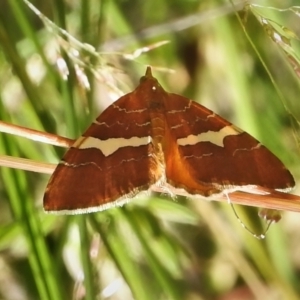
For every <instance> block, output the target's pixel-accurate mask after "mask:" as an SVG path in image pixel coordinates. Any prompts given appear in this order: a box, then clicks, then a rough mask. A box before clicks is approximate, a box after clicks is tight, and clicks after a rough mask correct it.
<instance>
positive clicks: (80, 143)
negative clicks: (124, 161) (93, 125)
mask: <svg viewBox="0 0 300 300" xmlns="http://www.w3.org/2000/svg"><path fill="white" fill-rule="evenodd" d="M151 141H152V139H151V136H145V137H131V138H129V139H124V138H111V139H107V140H100V139H97V138H94V137H84V136H81V137H80V138H78V139H77V140H76V141H75V143H74V144H73V145H72V147H74V148H78V149H89V148H96V149H99V150H100V151H101V152H102V153H103V155H105V156H109V155H111V154H113V153H114V152H116V151H117V150H118V149H119V148H123V147H139V146H144V145H148V144H150V143H151Z"/></svg>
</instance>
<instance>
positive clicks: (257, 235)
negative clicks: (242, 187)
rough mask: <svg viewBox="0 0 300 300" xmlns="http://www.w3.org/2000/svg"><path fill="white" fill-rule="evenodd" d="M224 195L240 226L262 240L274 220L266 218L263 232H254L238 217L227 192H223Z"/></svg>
mask: <svg viewBox="0 0 300 300" xmlns="http://www.w3.org/2000/svg"><path fill="white" fill-rule="evenodd" d="M225 195H226V198H227V202H228V204H230V206H231V208H232V210H233V213H234V215H235V217H236V218H237V220H238V221H239V223H240V224H241V226H242V227H243V228H244V229H245V230H246V231H248V232H249V233H250V234H251V235H252V236H253V237H255V238H256V239H258V240H263V239H265V237H266V235H267V232H268V231H269V228H270V226H271V224H272V223H273V222H274V220H268V222H267V227H266V229H265V230H264V232H263V233H261V234H256V233H255V232H253V231H252V230H251V229H250V228H249V227H247V225H246V224H245V223H244V222H243V221H242V220H241V218H240V217H239V215H238V213H237V212H236V210H235V208H234V206H233V204H232V202H231V200H230V198H229V196H228V194H227V193H225Z"/></svg>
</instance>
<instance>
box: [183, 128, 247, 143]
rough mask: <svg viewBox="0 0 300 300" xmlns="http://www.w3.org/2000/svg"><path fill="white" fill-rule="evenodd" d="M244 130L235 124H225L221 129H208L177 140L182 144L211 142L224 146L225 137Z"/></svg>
mask: <svg viewBox="0 0 300 300" xmlns="http://www.w3.org/2000/svg"><path fill="white" fill-rule="evenodd" d="M242 132H243V131H242V130H240V129H238V128H236V127H234V126H225V127H223V128H222V129H221V130H219V131H207V132H203V133H200V134H198V135H193V134H191V135H189V136H187V137H185V138H181V139H178V140H177V144H178V145H180V146H186V145H196V144H198V143H200V142H210V143H212V144H215V145H217V146H220V147H224V138H225V137H226V136H230V135H239V134H241V133H242Z"/></svg>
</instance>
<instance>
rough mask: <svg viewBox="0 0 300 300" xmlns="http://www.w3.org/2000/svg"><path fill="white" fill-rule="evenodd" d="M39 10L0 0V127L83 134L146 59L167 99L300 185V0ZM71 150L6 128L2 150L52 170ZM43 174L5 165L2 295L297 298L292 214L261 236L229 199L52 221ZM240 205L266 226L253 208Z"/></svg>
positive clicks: (125, 3)
mask: <svg viewBox="0 0 300 300" xmlns="http://www.w3.org/2000/svg"><path fill="white" fill-rule="evenodd" d="M31 3H32V4H33V5H34V6H35V7H36V8H37V9H38V10H39V11H40V12H41V13H42V14H41V15H39V14H37V13H36V12H34V11H32V10H30V9H29V7H28V6H26V5H25V3H24V2H23V1H22V0H8V1H7V0H1V1H0V87H1V93H0V120H2V121H6V122H9V123H12V124H16V125H20V126H24V127H29V128H33V129H37V130H41V131H47V132H50V133H57V134H59V135H63V136H67V137H71V138H74V137H77V136H78V135H80V133H81V132H82V131H83V130H85V129H86V127H87V126H88V125H89V124H90V123H91V122H92V120H93V119H94V118H95V117H96V116H97V115H98V114H99V113H100V112H101V111H102V110H103V109H104V108H105V107H106V106H107V105H109V104H110V103H112V101H114V100H116V99H117V98H118V97H119V96H121V95H123V94H124V93H127V92H130V91H131V90H132V89H133V88H135V87H136V86H137V84H138V80H139V78H140V77H141V76H142V75H143V74H144V72H145V69H146V65H151V66H152V67H153V74H154V76H155V77H156V78H158V79H159V81H160V83H161V84H162V86H163V87H164V88H165V89H166V90H167V91H170V92H173V93H178V94H181V95H184V96H186V97H189V98H192V99H194V100H196V101H198V102H199V103H201V104H203V105H205V106H207V107H208V108H209V109H212V110H214V111H215V112H216V113H218V114H220V115H222V116H223V117H225V118H226V119H228V120H230V121H231V122H233V123H234V124H236V125H237V126H239V127H241V128H243V129H244V130H246V131H247V132H249V133H251V134H252V135H253V136H255V137H256V138H257V139H259V140H260V141H261V142H262V143H263V144H265V145H266V146H267V147H268V148H269V149H271V150H272V151H273V152H274V153H275V154H276V155H277V156H278V157H279V158H280V159H281V160H282V161H283V162H284V163H285V164H286V166H287V167H288V168H289V169H290V170H291V172H292V173H293V174H294V176H295V180H296V182H297V183H298V184H299V178H300V171H299V166H300V158H299V157H300V156H299V127H298V123H297V120H299V119H300V109H299V107H300V104H299V92H300V87H299V77H298V76H299V74H300V72H299V70H300V68H299V67H298V66H299V60H298V56H297V55H299V41H298V39H297V34H298V35H299V28H300V26H299V25H300V19H299V9H297V8H292V9H287V10H280V9H286V8H289V7H291V6H293V5H297V4H298V1H296V0H294V1H284V3H283V1H279V0H278V1H259V4H260V5H262V6H263V7H248V9H244V10H242V8H243V3H244V2H243V1H240V2H238V1H235V4H236V6H235V7H234V6H232V4H231V3H230V2H229V1H217V0H216V1H213V0H210V1H194V0H189V1H186V0H173V1H170V0H169V1H168V0H151V1H143V0H103V1H100V0H89V1H84V0H83V1H80V0H77V1H62V0H52V1H41V0H35V1H32V2H31ZM283 5H284V7H283ZM272 7H273V8H275V9H273V8H272ZM237 10H239V12H238V13H235V12H236V11H237ZM45 17H46V18H49V20H51V21H52V22H53V24H52V23H51V22H49V21H47V19H45ZM262 18H264V19H262ZM262 20H263V22H261V21H262ZM244 29H245V30H246V31H245V30H244ZM72 37H73V38H72ZM162 41H168V44H165V45H162V46H160V47H156V46H159V43H160V42H162ZM144 47H146V48H144ZM147 47H148V48H149V49H148V48H147ZM147 49H148V50H149V51H147ZM139 52H141V53H140V55H138V53H139ZM259 58H261V59H259ZM291 64H292V66H291ZM266 67H267V69H266ZM270 74H271V75H272V77H270ZM273 83H276V85H274V84H273ZM88 86H89V88H88ZM64 151H65V150H64V149H59V148H55V147H52V146H50V145H45V144H41V143H38V142H33V141H30V140H26V139H24V138H20V137H14V136H11V135H8V134H3V133H0V155H11V156H15V157H25V158H30V159H32V160H37V161H42V162H52V163H57V162H58V161H59V159H60V157H61V156H62V155H63V153H64ZM48 179H49V176H48V175H43V174H39V173H33V172H25V171H19V170H13V169H10V168H4V167H0V298H1V299H10V300H19V299H31V300H32V299H45V300H46V299H48V300H59V299H89V300H90V299H111V300H117V299H122V300H130V299H137V300H144V299H145V300H153V299H178V300H183V299H184V300H198V299H218V300H225V299H231V300H232V299H272V300H273V299H289V300H290V299H299V298H300V284H299V281H300V256H299V251H300V231H299V228H300V217H299V214H297V213H291V212H285V213H283V219H282V220H281V221H280V222H279V223H278V224H276V225H274V226H272V227H271V229H270V231H269V233H268V235H267V238H266V239H265V240H262V241H259V240H256V239H255V238H254V237H253V236H251V235H250V234H249V233H248V232H246V230H245V229H243V228H242V226H241V225H240V224H239V222H238V220H237V219H236V217H235V216H234V214H233V211H232V209H231V207H230V206H229V205H228V204H227V203H218V202H206V201H201V200H199V201H195V200H194V201H191V200H188V199H185V198H182V197H178V198H176V199H175V200H174V199H170V198H168V197H167V196H164V195H159V194H154V195H153V196H152V195H151V196H149V197H141V198H138V199H136V200H134V201H132V202H131V203H129V204H128V205H125V206H124V207H121V208H113V209H110V210H108V211H105V212H100V213H94V214H89V215H81V216H63V215H47V214H45V213H44V212H43V208H42V197H43V193H44V189H45V186H46V184H47V180H48ZM294 193H296V194H300V191H299V188H298V190H297V189H296V190H295V191H294ZM236 209H237V211H238V213H239V215H240V217H241V219H242V220H243V222H244V223H245V224H246V225H247V226H248V227H250V228H251V229H252V230H253V231H254V232H256V233H258V234H259V233H262V232H263V230H264V229H263V228H264V226H265V224H264V223H263V222H262V221H261V220H260V219H259V217H258V216H257V209H256V208H251V207H236Z"/></svg>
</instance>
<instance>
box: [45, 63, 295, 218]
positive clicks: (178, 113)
mask: <svg viewBox="0 0 300 300" xmlns="http://www.w3.org/2000/svg"><path fill="white" fill-rule="evenodd" d="M294 185H295V182H294V179H293V176H292V175H291V173H290V172H289V171H288V170H287V169H286V168H285V166H284V165H283V163H282V162H281V161H280V160H279V159H278V158H277V157H276V156H275V155H274V154H272V153H271V152H270V151H269V150H268V149H267V148H266V147H264V146H263V145H262V144H261V143H260V142H258V141H257V140H256V139H255V138H253V137H252V136H251V135H249V134H248V133H246V132H244V131H243V130H241V129H239V128H238V127H236V126H234V125H233V124H231V123H230V122H228V121H227V120H225V119H223V118H222V117H220V116H218V115H217V114H215V113H214V112H212V111H211V110H209V109H207V108H205V107H204V106H202V105H200V104H198V103H196V102H194V101H192V100H190V99H188V98H186V97H183V96H180V95H177V94H172V93H168V92H166V91H165V90H164V89H163V88H162V87H161V85H160V84H159V83H158V81H157V80H156V79H155V78H154V77H153V76H152V72H151V68H150V67H148V68H147V70H146V74H145V76H143V77H142V78H141V79H140V84H139V85H138V87H137V88H136V89H135V90H134V91H133V92H131V93H129V94H126V95H124V96H123V97H121V98H119V99H118V100H117V101H116V102H114V103H113V104H112V105H110V106H109V107H108V108H107V109H106V110H104V111H103V113H102V114H100V116H99V117H98V118H97V119H96V120H95V121H94V122H93V124H92V125H91V126H90V127H89V128H88V129H87V130H86V131H85V132H84V133H83V134H82V136H81V137H79V138H78V139H77V140H76V141H75V142H74V144H73V145H72V146H71V147H70V149H69V150H68V151H67V152H66V154H65V155H64V157H63V159H62V160H61V161H60V163H59V164H58V166H57V168H56V169H55V171H54V173H53V175H52V177H51V179H50V181H49V183H48V186H47V189H46V192H45V196H44V209H45V211H49V212H64V213H70V214H76V213H87V212H95V211H99V210H104V209H107V208H110V207H112V206H115V205H121V204H124V203H126V202H127V201H128V200H129V199H130V198H132V197H134V196H135V195H136V194H137V193H139V192H141V191H147V190H151V188H153V187H160V188H162V189H164V190H166V191H168V190H170V191H172V192H173V193H175V194H176V193H177V192H178V193H180V194H185V195H186V196H191V197H195V196H199V197H200V198H206V199H211V198H214V197H219V196H221V195H223V194H228V193H231V192H234V191H246V192H250V193H259V192H260V191H262V190H264V189H268V190H277V191H285V192H288V191H290V190H291V189H292V187H293V186H294Z"/></svg>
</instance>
